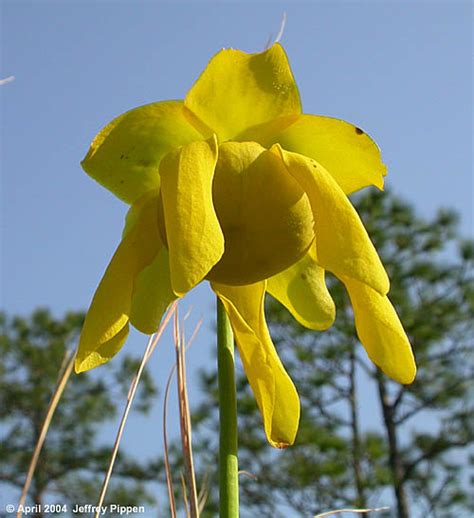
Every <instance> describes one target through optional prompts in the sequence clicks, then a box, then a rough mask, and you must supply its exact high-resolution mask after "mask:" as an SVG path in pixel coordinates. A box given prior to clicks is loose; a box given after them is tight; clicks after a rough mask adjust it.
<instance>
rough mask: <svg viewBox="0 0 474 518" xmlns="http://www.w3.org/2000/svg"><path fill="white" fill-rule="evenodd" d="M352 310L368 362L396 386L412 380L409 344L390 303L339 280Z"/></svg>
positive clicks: (362, 286) (413, 367)
mask: <svg viewBox="0 0 474 518" xmlns="http://www.w3.org/2000/svg"><path fill="white" fill-rule="evenodd" d="M342 280H343V282H344V284H345V285H346V288H347V291H348V292H349V297H350V299H351V302H352V308H353V310H354V320H355V325H356V330H357V335H358V336H359V339H360V341H361V342H362V344H363V345H364V347H365V349H366V351H367V354H368V355H369V358H370V359H371V360H372V361H373V362H374V363H375V364H376V365H378V366H379V367H380V368H381V369H382V370H383V372H385V374H386V375H387V376H390V377H391V378H392V379H394V380H395V381H398V382H399V383H411V382H412V381H413V380H414V379H415V375H416V365H415V360H414V358H413V353H412V350H411V346H410V342H409V341H408V338H407V336H406V333H405V331H404V329H403V327H402V324H401V323H400V319H399V318H398V315H397V313H396V311H395V309H394V308H393V306H392V304H391V303H390V300H389V299H388V297H386V296H382V295H380V294H379V293H377V292H376V291H375V290H373V289H371V288H370V287H369V286H367V285H365V284H363V283H360V282H357V281H355V280H353V279H348V278H343V279H342Z"/></svg>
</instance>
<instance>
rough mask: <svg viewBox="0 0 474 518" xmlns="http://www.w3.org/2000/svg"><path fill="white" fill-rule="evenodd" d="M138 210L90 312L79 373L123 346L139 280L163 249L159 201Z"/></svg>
mask: <svg viewBox="0 0 474 518" xmlns="http://www.w3.org/2000/svg"><path fill="white" fill-rule="evenodd" d="M138 203H139V204H140V205H141V203H140V202H138ZM137 210H138V212H139V216H138V218H137V221H136V224H135V226H134V227H133V228H132V229H130V230H129V232H128V233H127V235H126V236H125V237H124V238H123V240H122V242H121V243H120V245H119V247H118V248H117V251H116V252H115V254H114V256H113V258H112V260H111V261H110V264H109V266H108V267H107V270H106V272H105V274H104V276H103V278H102V280H101V282H100V284H99V287H98V288H97V290H96V292H95V295H94V298H93V300H92V304H91V306H90V308H89V311H88V312H87V315H86V320H85V322H84V327H83V329H82V333H81V338H80V342H79V349H78V352H77V358H76V372H82V371H85V370H89V369H92V368H94V367H97V366H98V365H100V364H101V363H105V362H107V361H109V360H110V358H112V356H114V355H115V354H116V353H117V352H118V350H119V349H120V347H121V346H122V345H123V343H124V341H125V339H126V336H127V333H128V322H129V315H130V308H131V301H132V294H133V288H134V282H135V278H136V277H137V275H138V274H139V273H140V272H141V271H142V270H143V269H144V268H145V267H146V266H148V265H149V264H150V263H151V262H152V261H153V259H154V257H155V256H156V254H157V253H158V250H159V248H160V247H162V246H163V245H162V242H161V239H160V237H159V233H158V225H157V200H156V198H155V199H151V200H150V199H148V198H146V199H145V201H144V202H143V205H141V207H140V208H139V209H137Z"/></svg>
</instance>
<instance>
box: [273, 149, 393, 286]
mask: <svg viewBox="0 0 474 518" xmlns="http://www.w3.org/2000/svg"><path fill="white" fill-rule="evenodd" d="M271 149H272V151H274V152H275V153H280V155H281V157H282V160H283V162H284V163H285V165H286V167H287V169H288V172H289V173H290V174H291V175H292V176H293V177H294V178H295V179H296V180H297V181H298V182H299V183H300V185H301V187H302V188H303V189H304V191H305V192H306V194H307V195H308V198H309V201H310V203H311V208H312V210H313V215H314V232H315V236H316V256H317V261H318V263H319V265H320V266H322V267H323V268H324V269H326V270H329V271H330V272H332V273H334V274H335V275H336V276H338V277H339V278H341V277H343V276H347V277H351V278H353V279H356V280H358V281H361V282H363V283H365V284H368V285H369V286H371V287H372V288H373V289H375V290H377V291H378V292H379V293H381V294H383V295H385V294H386V293H388V290H389V287H390V282H389V279H388V276H387V273H386V272H385V269H384V267H383V265H382V262H381V261H380V258H379V256H378V254H377V251H376V250H375V248H374V245H373V244H372V242H371V241H370V238H369V236H368V234H367V231H366V230H365V228H364V225H363V224H362V222H361V220H360V218H359V215H358V214H357V212H356V210H355V209H354V207H353V206H352V204H351V203H350V201H349V200H348V199H347V196H346V195H345V194H344V192H343V191H342V189H341V188H340V187H339V185H338V184H337V183H336V181H335V180H334V179H333V177H332V176H331V175H330V174H329V173H328V172H327V171H326V170H325V169H324V167H322V166H321V164H318V163H317V162H316V161H315V160H311V159H309V158H306V157H304V156H302V155H299V154H297V153H291V152H288V151H285V150H283V149H282V148H281V147H280V146H279V145H278V144H276V145H274V146H273V147H272V148H271Z"/></svg>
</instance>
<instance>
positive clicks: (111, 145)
mask: <svg viewBox="0 0 474 518" xmlns="http://www.w3.org/2000/svg"><path fill="white" fill-rule="evenodd" d="M201 138H202V136H201V134H200V133H199V132H198V131H197V130H196V129H195V128H194V127H193V126H192V125H191V124H190V123H189V121H188V119H187V118H186V116H185V114H184V110H183V103H182V101H165V102H160V103H154V104H148V105H146V106H141V107H139V108H135V109H134V110H130V111H128V112H126V113H124V114H122V115H120V116H119V117H117V118H116V119H114V120H113V121H112V122H111V123H110V124H108V125H107V126H105V128H103V129H102V130H101V131H100V132H99V133H98V134H97V136H96V137H95V138H94V140H93V142H92V144H91V146H90V149H89V152H88V153H87V155H86V157H85V158H84V160H83V161H82V162H81V165H82V167H83V168H84V170H85V171H86V172H87V174H89V175H90V176H92V178H94V180H97V182H99V183H100V184H101V185H103V186H104V187H105V188H106V189H108V190H109V191H111V192H113V193H114V194H115V195H116V196H118V197H119V198H120V199H122V200H123V201H125V202H127V203H133V202H134V201H136V200H138V198H140V197H141V196H142V195H143V194H145V193H147V192H148V191H150V190H155V191H156V190H157V189H158V188H159V185H160V176H159V172H158V168H159V165H160V161H161V159H162V158H163V156H164V155H165V154H166V153H168V152H169V151H171V150H172V149H176V148H178V147H179V146H182V145H184V144H188V143H190V142H194V141H195V140H200V139H201Z"/></svg>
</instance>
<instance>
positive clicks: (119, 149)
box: [76, 44, 415, 448]
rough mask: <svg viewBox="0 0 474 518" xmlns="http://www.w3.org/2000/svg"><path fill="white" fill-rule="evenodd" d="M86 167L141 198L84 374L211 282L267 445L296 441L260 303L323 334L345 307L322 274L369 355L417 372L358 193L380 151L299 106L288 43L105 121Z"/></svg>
mask: <svg viewBox="0 0 474 518" xmlns="http://www.w3.org/2000/svg"><path fill="white" fill-rule="evenodd" d="M82 167H83V168H84V169H85V171H86V172H87V173H88V174H89V175H90V176H91V177H92V178H94V179H95V180H96V181H97V182H99V183H100V184H102V185H103V186H104V187H106V188H107V189H108V190H110V191H111V192H112V193H114V194H115V195H116V196H117V197H118V198H120V199H121V200H123V201H124V202H126V203H127V204H130V205H131V208H130V210H129V212H128V214H127V217H126V223H125V229H124V232H123V238H122V241H121V243H120V245H119V246H118V248H117V250H116V252H115V254H114V256H113V258H112V260H111V262H110V264H109V266H108V268H107V270H106V272H105V274H104V276H103V278H102V280H101V282H100V284H99V287H98V288H97V291H96V293H95V295H94V298H93V300H92V304H91V306H90V308H89V311H88V313H87V316H86V320H85V323H84V328H83V330H82V334H81V338H80V344H79V349H78V353H77V359H76V371H77V372H81V371H86V370H88V369H92V368H94V367H96V366H98V365H100V364H102V363H105V362H107V361H109V360H110V359H111V358H112V357H113V356H114V355H115V354H116V353H117V352H118V351H119V349H120V348H121V347H122V345H123V344H124V342H125V340H126V338H127V334H128V331H129V324H132V325H133V326H134V327H135V328H136V329H138V330H140V331H142V332H143V333H147V334H151V333H153V332H155V331H156V329H157V328H158V326H159V324H160V321H161V318H162V316H163V314H164V312H165V311H166V308H167V307H168V306H169V305H170V303H171V302H172V301H174V300H175V299H176V298H179V297H183V296H184V295H185V294H186V293H187V292H188V291H190V290H191V289H192V288H194V287H195V286H196V285H197V284H199V283H200V282H202V281H205V280H207V281H209V282H210V285H211V287H212V289H213V290H214V292H215V293H216V295H217V296H218V297H219V299H220V300H221V301H222V303H223V305H224V307H225V310H226V312H227V314H228V317H229V318H230V322H231V325H232V329H233V332H234V336H235V340H236V343H237V346H238V349H239V352H240V357H241V359H242V362H243V366H244V369H245V373H246V376H247V378H248V380H249V383H250V385H251V387H252V390H253V392H254V394H255V398H256V400H257V403H258V406H259V409H260V412H261V414H262V417H263V423H264V428H265V433H266V436H267V438H268V441H269V442H270V443H271V444H272V445H273V446H275V447H280V448H282V447H286V446H288V445H291V444H292V443H293V442H294V439H295V436H296V432H297V428H298V423H299V417H300V404H299V397H298V394H297V391H296V389H295V386H294V384H293V382H292V380H291V379H290V377H289V376H288V374H287V373H286V371H285V368H284V366H283V364H282V362H281V361H280V359H279V357H278V354H277V351H276V349H275V346H274V344H273V343H272V339H271V337H270V334H269V331H268V329H267V324H266V322H265V314H264V298H265V294H266V293H267V292H268V293H270V295H272V296H273V297H274V298H275V299H277V300H278V301H279V302H280V303H281V304H283V305H284V306H285V307H286V308H287V309H288V310H289V311H290V312H291V314H292V315H293V316H294V318H295V319H296V320H297V321H298V322H299V323H301V324H302V325H303V326H306V327H307V328H310V329H314V330H318V331H321V330H325V329H327V328H329V327H330V326H331V325H332V323H333V321H334V318H335V306H334V302H333V300H332V298H331V296H330V294H329V292H328V289H327V287H326V283H325V271H326V270H327V271H329V272H331V273H332V274H333V275H335V276H336V277H337V278H338V279H339V280H340V281H342V282H343V283H344V285H345V286H346V288H347V291H348V293H349V296H350V299H351V302H352V307H353V310H354V319H355V326H356V330H357V333H358V336H359V338H360V341H361V342H362V344H363V345H364V347H365V349H366V351H367V354H368V356H369V357H370V359H371V360H372V361H373V362H374V363H375V364H376V365H377V366H378V367H380V368H381V369H382V370H383V372H385V373H386V374H387V375H388V376H390V377H391V378H393V379H394V380H397V381H399V382H400V383H411V382H412V381H413V379H414V376H415V363H414V359H413V355H412V351H411V347H410V344H409V341H408V339H407V337H406V334H405V332H404V330H403V327H402V325H401V323H400V320H399V318H398V316H397V314H396V312H395V310H394V308H393V307H392V305H391V303H390V301H389V299H388V298H387V293H388V291H389V279H388V277H387V274H386V272H385V269H384V267H383V265H382V263H381V261H380V259H379V257H378V255H377V252H376V250H375V248H374V246H373V244H372V242H371V241H370V238H369V236H368V234H367V232H366V230H365V228H364V226H363V224H362V222H361V220H360V218H359V216H358V214H357V212H356V211H355V209H354V208H353V206H352V204H351V202H350V201H349V199H348V197H347V195H348V194H350V193H352V192H354V191H357V190H359V189H361V188H363V187H366V186H369V185H374V186H376V187H378V188H379V189H383V181H384V175H385V174H386V168H385V166H384V164H383V163H382V161H381V156H380V151H379V149H378V147H377V145H376V144H375V143H374V142H373V140H371V138H370V137H369V136H368V135H367V134H366V133H365V132H363V131H362V130H360V129H359V128H357V127H355V126H353V125H351V124H349V123H347V122H344V121H342V120H338V119H334V118H330V117H323V116H317V115H307V114H303V113H302V108H301V102H300V97H299V93H298V88H297V86H296V83H295V80H294V78H293V74H292V71H291V69H290V66H289V63H288V59H287V57H286V54H285V52H284V50H283V48H282V47H281V45H280V44H274V45H273V46H272V47H270V48H269V49H267V50H265V51H264V52H261V53H257V54H247V53H244V52H242V51H240V50H233V49H224V50H221V51H220V52H219V53H218V54H216V55H215V56H214V57H213V58H212V59H211V61H210V62H209V64H208V65H207V67H206V69H205V70H204V72H203V73H202V74H201V76H200V77H199V78H198V80H197V81H196V82H195V83H194V85H193V86H192V88H191V90H190V91H189V92H188V94H187V95H186V97H185V99H184V100H182V101H163V102H157V103H153V104H149V105H146V106H141V107H139V108H135V109H133V110H131V111H128V112H126V113H124V114H123V115H120V116H119V117H117V118H116V119H114V120H113V121H112V122H111V123H110V124H108V125H107V126H106V127H105V128H104V129H102V131H100V132H99V134H98V135H97V136H96V137H95V139H94V140H93V142H92V144H91V146H90V149H89V152H88V153H87V155H86V157H85V158H84V160H83V162H82Z"/></svg>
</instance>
